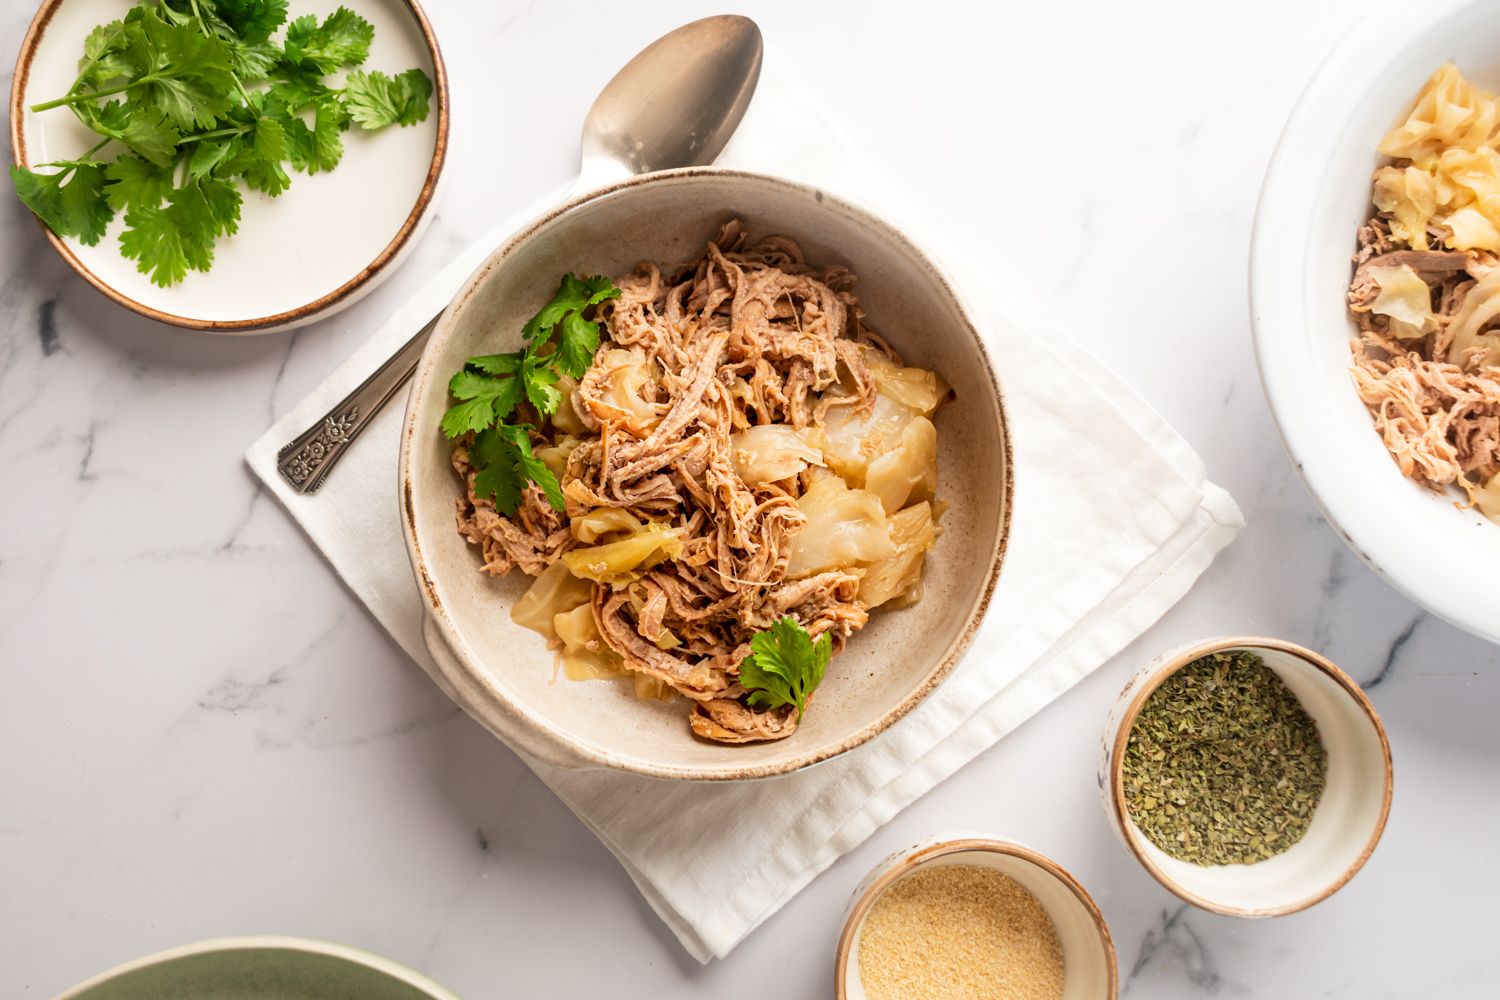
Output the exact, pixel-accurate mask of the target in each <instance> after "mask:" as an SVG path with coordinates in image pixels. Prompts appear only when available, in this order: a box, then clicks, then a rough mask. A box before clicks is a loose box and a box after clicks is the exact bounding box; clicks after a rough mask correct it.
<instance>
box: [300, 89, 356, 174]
mask: <svg viewBox="0 0 1500 1000" xmlns="http://www.w3.org/2000/svg"><path fill="white" fill-rule="evenodd" d="M347 121H348V117H347V115H346V114H345V112H344V108H343V106H342V105H340V104H339V102H338V99H337V98H335V97H325V98H324V99H322V100H320V101H319V102H318V105H317V111H316V112H315V113H314V115H313V128H312V146H311V149H310V150H309V155H308V157H307V164H306V166H305V167H303V169H304V170H306V171H307V172H308V173H310V174H315V173H317V172H318V171H320V170H325V171H326V170H332V169H333V168H334V167H336V166H338V165H339V160H341V159H343V157H344V140H343V139H342V138H341V137H340V135H339V133H340V132H342V131H343V128H344V124H345V122H347Z"/></svg>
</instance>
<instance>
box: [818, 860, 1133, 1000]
mask: <svg viewBox="0 0 1500 1000" xmlns="http://www.w3.org/2000/svg"><path fill="white" fill-rule="evenodd" d="M966 851H988V852H990V853H992V854H1004V855H1008V856H1010V857H1013V858H1020V859H1021V860H1022V861H1029V862H1030V863H1031V864H1033V865H1036V866H1037V867H1038V868H1040V869H1042V870H1043V871H1045V872H1046V873H1047V874H1048V875H1051V876H1052V877H1053V878H1054V879H1056V880H1057V881H1059V882H1061V883H1062V884H1063V885H1064V886H1066V887H1067V888H1068V890H1069V891H1070V892H1072V893H1073V895H1074V896H1075V897H1076V898H1077V899H1078V901H1079V902H1080V903H1082V904H1083V908H1084V909H1085V910H1087V911H1088V914H1089V916H1090V917H1092V918H1093V920H1094V928H1095V929H1096V930H1097V931H1098V932H1099V941H1100V943H1101V944H1103V945H1104V954H1105V957H1106V964H1107V965H1108V969H1109V984H1108V989H1107V991H1106V993H1105V997H1104V998H1103V1000H1116V998H1117V997H1118V996H1119V995H1120V962H1119V958H1118V956H1116V955H1115V939H1114V937H1113V936H1112V935H1111V934H1110V933H1109V922H1108V921H1106V920H1105V919H1104V913H1103V911H1102V910H1100V909H1099V904H1098V903H1095V902H1094V897H1093V896H1090V895H1089V892H1088V890H1087V889H1085V888H1084V887H1083V883H1081V882H1079V881H1078V880H1077V879H1076V878H1074V877H1073V875H1072V873H1071V872H1069V871H1068V870H1067V869H1066V868H1064V867H1063V866H1062V865H1060V864H1058V863H1057V862H1056V861H1053V860H1052V859H1051V858H1049V857H1047V856H1046V855H1045V854H1042V853H1041V852H1039V851H1034V850H1032V849H1031V848H1029V847H1026V846H1024V845H1022V844H1017V843H1013V842H1011V841H1008V840H995V839H991V838H989V837H960V838H958V839H956V840H943V841H939V842H938V843H936V844H929V845H927V846H925V847H920V848H918V849H917V850H915V851H912V852H911V853H909V854H907V855H906V856H905V857H903V858H902V859H901V860H900V861H898V862H896V863H895V864H893V865H891V867H890V869H889V870H888V871H886V872H885V873H884V874H882V875H881V876H880V877H879V878H877V879H876V880H875V881H873V882H871V883H870V885H869V887H868V888H866V889H865V891H864V893H863V894H861V895H860V897H859V901H858V902H856V903H855V904H854V906H853V908H852V909H850V911H849V917H848V919H846V920H845V921H844V929H843V932H842V933H840V934H839V944H838V949H837V951H836V952H835V953H834V959H833V963H834V964H833V989H834V996H835V998H836V1000H849V986H848V978H849V960H850V958H851V957H852V952H853V950H854V932H855V931H856V930H858V929H859V927H860V925H861V924H863V923H864V921H865V917H866V916H868V915H869V913H870V909H871V908H872V907H873V906H874V905H875V901H876V900H877V899H879V898H880V896H881V895H882V894H883V893H884V892H885V891H886V890H887V889H889V888H890V887H891V886H892V885H894V884H895V883H896V882H898V881H900V880H901V879H903V878H905V877H906V876H907V875H910V874H911V873H912V872H914V871H916V870H917V869H918V868H920V867H921V866H922V865H924V864H926V863H928V862H929V861H932V860H933V859H935V858H940V857H943V856H945V855H948V854H961V853H964V852H966Z"/></svg>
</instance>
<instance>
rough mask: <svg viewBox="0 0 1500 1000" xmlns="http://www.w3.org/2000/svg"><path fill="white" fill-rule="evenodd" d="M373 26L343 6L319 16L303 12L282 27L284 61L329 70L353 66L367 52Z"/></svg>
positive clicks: (326, 71)
mask: <svg viewBox="0 0 1500 1000" xmlns="http://www.w3.org/2000/svg"><path fill="white" fill-rule="evenodd" d="M374 37H375V27H374V25H372V24H371V23H370V22H369V21H366V20H365V19H364V18H362V17H360V16H359V15H358V14H356V13H354V12H353V11H352V10H350V9H349V8H347V7H340V8H338V9H337V10H335V11H334V12H333V13H332V14H329V15H328V16H327V17H326V18H324V19H323V23H322V24H319V23H318V19H317V18H316V17H314V16H313V15H311V14H303V15H302V16H301V17H299V18H297V19H296V20H295V21H293V22H291V23H290V24H288V25H287V27H286V41H285V44H284V48H285V50H286V58H287V61H288V62H290V63H292V64H294V65H296V64H302V65H305V66H310V67H312V68H314V69H316V70H317V71H318V72H319V73H320V74H327V73H332V72H333V71H334V70H336V69H338V68H339V67H340V66H357V65H359V64H360V63H362V62H364V61H365V57H366V56H368V55H369V54H370V40H371V39H373V38H374Z"/></svg>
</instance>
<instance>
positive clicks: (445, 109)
mask: <svg viewBox="0 0 1500 1000" xmlns="http://www.w3.org/2000/svg"><path fill="white" fill-rule="evenodd" d="M65 2H70V0H42V5H41V7H39V8H38V9H37V12H36V14H35V15H34V16H33V17H32V19H31V24H30V25H29V26H28V27H27V29H26V34H25V36H24V37H23V38H22V40H21V50H20V52H19V53H18V54H17V56H16V69H15V75H14V77H13V78H12V80H11V87H10V105H9V108H10V148H11V160H12V162H13V163H14V164H15V165H16V166H18V167H25V166H27V162H26V128H25V116H26V115H27V114H29V113H30V112H28V111H27V110H26V107H25V94H26V86H27V83H28V81H29V77H30V75H31V64H32V61H33V59H34V58H35V57H36V51H37V48H38V46H39V45H40V44H41V41H42V36H43V35H44V34H45V33H46V31H47V26H48V25H49V24H50V23H51V21H52V16H53V15H54V14H56V13H57V10H58V8H60V7H61V6H62V5H63V4H64V3H65ZM71 2H73V3H77V2H79V0H71ZM401 3H402V4H403V5H404V6H405V7H406V10H407V13H408V14H409V15H410V16H411V18H412V20H413V21H414V22H415V23H416V26H417V30H418V32H419V34H420V35H421V36H422V44H423V46H424V47H425V48H426V49H427V54H428V56H429V57H430V58H431V59H432V69H433V77H434V79H433V94H434V96H435V97H436V99H437V129H436V131H437V134H436V136H435V137H434V142H433V148H432V159H431V161H430V162H429V164H428V167H427V176H426V178H424V179H423V181H422V187H421V190H420V191H418V192H417V199H416V201H415V202H414V203H413V204H412V209H411V211H410V212H409V213H408V214H407V216H406V219H405V220H404V221H403V222H402V223H401V228H400V229H398V230H397V231H396V234H395V236H393V237H391V240H390V242H388V243H387V244H386V245H385V246H384V247H383V248H382V249H381V250H380V252H379V253H377V254H376V255H375V257H374V259H373V260H371V261H370V263H368V264H366V265H365V266H364V267H363V268H362V269H361V270H360V271H359V273H358V274H356V275H354V277H352V278H350V279H349V280H348V281H346V282H344V283H343V284H342V285H340V286H339V287H337V288H335V289H334V290H332V291H331V292H328V293H326V294H324V295H321V296H319V297H318V298H316V299H313V300H312V301H311V302H306V303H303V304H302V305H299V306H295V307H293V308H291V309H286V310H283V311H281V312H278V313H271V314H268V315H265V316H253V317H250V318H247V319H199V318H196V317H193V316H181V315H178V314H176V313H171V312H167V311H165V310H161V309H157V308H155V307H153V306H149V305H146V304H145V303H144V302H139V301H137V300H135V299H133V298H131V297H130V296H128V295H126V294H125V293H124V292H122V291H120V290H119V289H117V288H115V287H114V286H113V285H111V284H109V282H107V281H105V280H104V279H103V278H101V277H100V276H99V275H97V274H95V273H94V272H93V271H91V270H90V269H89V267H88V265H87V264H85V263H84V262H83V260H82V259H80V258H79V256H78V255H77V254H76V253H74V252H73V249H72V248H71V247H69V246H68V244H67V241H66V240H64V239H63V238H62V237H60V236H58V235H57V234H56V233H54V232H53V231H52V229H51V228H50V227H49V226H48V225H47V224H46V223H45V222H43V221H42V220H41V219H40V218H38V217H36V216H34V215H33V221H34V222H35V223H36V224H37V225H38V226H40V227H41V230H42V233H43V234H44V235H45V236H46V237H47V242H48V243H50V244H51V245H52V249H53V250H56V251H57V253H58V255H59V256H61V257H62V259H63V260H64V261H66V262H67V264H68V266H69V267H71V268H72V269H73V270H74V272H76V273H77V274H78V276H79V277H81V278H83V280H84V281H87V282H88V283H89V284H90V285H93V286H94V288H96V289H98V290H99V291H100V292H102V293H103V294H104V295H105V296H106V297H107V298H109V299H111V300H113V301H114V302H116V303H118V304H119V305H122V306H124V307H125V308H126V309H129V310H131V311H132V312H135V313H139V314H140V315H142V316H145V317H146V318H147V319H153V320H156V321H157V322H159V323H169V324H171V325H172V326H178V327H183V328H184V329H189V330H198V331H201V332H204V333H216V334H248V333H262V332H265V333H270V332H274V331H276V330H280V329H283V328H285V327H286V326H288V325H295V324H299V323H302V322H306V321H307V320H308V319H309V318H311V317H313V316H315V315H317V314H318V313H320V312H322V311H323V310H325V309H328V308H329V307H331V306H334V305H336V304H338V303H341V302H343V301H345V300H346V299H348V298H349V297H350V296H352V295H354V294H355V293H356V292H358V291H359V290H360V289H362V288H364V287H365V286H366V285H367V284H368V283H369V282H370V280H371V279H373V278H374V277H376V275H378V274H380V273H381V272H382V271H384V270H385V269H386V268H387V267H389V266H392V265H393V264H394V263H395V262H396V260H397V258H398V257H399V255H400V254H401V252H402V251H403V250H404V249H406V247H407V246H408V244H410V243H411V241H412V239H413V238H414V236H415V235H416V233H417V231H418V230H419V228H420V226H421V222H422V219H423V218H424V217H425V216H426V214H427V210H428V209H429V208H430V207H431V204H432V199H433V195H434V194H435V193H436V190H437V184H438V178H439V177H441V175H442V172H443V166H444V164H445V163H446V162H447V158H448V127H449V117H450V114H449V111H450V109H449V93H448V71H447V68H446V67H445V65H444V63H443V53H442V50H441V49H440V48H439V47H438V40H437V36H436V35H435V34H434V33H433V30H432V24H431V22H430V21H428V19H427V13H426V11H424V10H423V9H422V6H421V4H420V3H419V0H401ZM80 44H81V42H80ZM27 214H28V215H30V214H32V213H31V212H30V211H29V210H28V212H27Z"/></svg>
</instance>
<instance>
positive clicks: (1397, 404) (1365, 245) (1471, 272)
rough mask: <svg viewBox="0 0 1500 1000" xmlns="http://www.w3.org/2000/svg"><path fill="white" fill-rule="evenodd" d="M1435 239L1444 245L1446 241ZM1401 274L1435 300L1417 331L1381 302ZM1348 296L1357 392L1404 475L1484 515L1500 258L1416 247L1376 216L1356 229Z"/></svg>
mask: <svg viewBox="0 0 1500 1000" xmlns="http://www.w3.org/2000/svg"><path fill="white" fill-rule="evenodd" d="M1430 235H1431V236H1432V240H1431V242H1432V244H1433V245H1435V246H1442V245H1443V241H1444V239H1446V238H1447V236H1448V235H1450V234H1448V233H1446V232H1444V231H1441V230H1437V231H1434V232H1432V233H1431V234H1430ZM1403 267H1407V268H1410V269H1411V270H1412V271H1413V272H1415V273H1416V276H1417V277H1418V278H1420V279H1421V281H1422V282H1423V283H1425V284H1426V286H1427V290H1428V295H1429V297H1430V302H1429V303H1427V306H1428V308H1429V310H1430V316H1429V317H1427V318H1426V321H1425V323H1424V324H1423V326H1421V327H1418V328H1416V329H1413V328H1412V326H1411V325H1410V324H1407V325H1403V322H1402V321H1401V320H1399V319H1396V318H1394V317H1393V316H1392V315H1391V314H1390V312H1391V311H1386V312H1382V311H1380V310H1381V308H1383V307H1382V306H1380V305H1379V303H1378V300H1379V299H1380V298H1381V292H1382V288H1381V283H1380V282H1381V279H1380V277H1379V276H1381V275H1386V276H1390V275H1392V273H1393V271H1392V269H1399V268H1403ZM1386 280H1388V281H1391V282H1393V283H1394V280H1395V279H1394V278H1391V277H1387V279H1386ZM1418 291H1420V289H1418ZM1348 297H1349V309H1350V313H1351V315H1352V316H1353V317H1354V321H1355V323H1356V324H1357V326H1358V328H1359V333H1358V336H1357V337H1356V338H1355V339H1354V341H1353V344H1352V350H1353V355H1354V366H1353V370H1352V373H1353V376H1354V383H1355V387H1356V388H1357V390H1358V392H1359V397H1360V399H1361V400H1362V401H1363V402H1364V404H1365V406H1366V407H1367V408H1368V409H1369V411H1370V414H1371V416H1372V417H1373V418H1374V421H1375V426H1376V429H1377V430H1378V431H1379V432H1380V435H1381V437H1382V438H1383V440H1384V441H1385V445H1386V447H1387V448H1388V449H1389V450H1390V453H1391V456H1392V457H1393V458H1394V459H1395V460H1396V464H1397V465H1398V466H1399V467H1400V469H1401V472H1402V474H1403V475H1406V476H1408V477H1410V478H1411V479H1413V480H1415V481H1416V482H1418V483H1421V484H1422V485H1424V486H1426V487H1428V488H1430V489H1433V490H1436V491H1440V492H1441V491H1444V490H1447V489H1448V488H1450V487H1453V486H1457V487H1460V488H1461V489H1463V490H1464V492H1465V494H1466V496H1467V504H1468V505H1473V504H1474V503H1475V502H1476V501H1477V502H1479V504H1480V506H1481V508H1482V509H1484V508H1487V507H1488V506H1489V504H1488V503H1487V499H1488V498H1487V495H1482V494H1484V491H1485V490H1486V487H1487V486H1488V487H1489V488H1491V489H1493V488H1494V487H1493V486H1492V485H1491V484H1493V483H1495V482H1496V477H1497V476H1500V366H1497V363H1496V362H1497V361H1500V358H1497V357H1496V350H1495V348H1494V339H1493V334H1489V333H1488V331H1489V328H1490V325H1491V323H1492V322H1493V320H1494V318H1495V314H1496V313H1500V270H1497V262H1496V259H1495V257H1494V256H1493V255H1492V254H1490V253H1487V252H1485V251H1475V250H1470V251H1465V252H1460V251H1449V250H1413V249H1410V248H1409V247H1407V246H1406V245H1405V244H1404V243H1402V242H1401V241H1400V240H1398V239H1396V238H1394V237H1393V236H1392V234H1391V227H1390V219H1389V218H1387V217H1385V216H1377V217H1375V218H1373V219H1371V220H1370V221H1369V223H1368V224H1366V225H1365V226H1364V227H1362V228H1361V229H1360V231H1359V249H1358V251H1357V252H1356V253H1355V255H1354V276H1353V279H1352V280H1351V282H1350V285H1349V296H1348ZM1485 513H1487V514H1490V516H1491V517H1495V516H1496V515H1495V514H1494V513H1491V512H1490V511H1489V510H1488V509H1486V510H1485Z"/></svg>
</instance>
